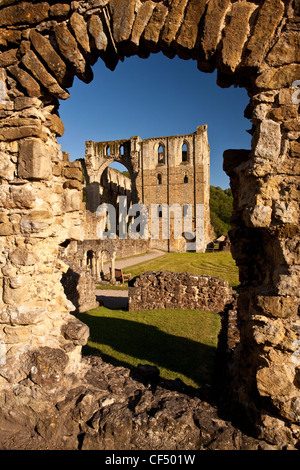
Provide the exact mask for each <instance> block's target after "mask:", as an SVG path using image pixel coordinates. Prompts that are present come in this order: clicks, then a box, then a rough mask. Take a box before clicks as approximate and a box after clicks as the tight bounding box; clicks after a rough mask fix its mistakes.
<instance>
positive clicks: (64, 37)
mask: <svg viewBox="0 0 300 470" xmlns="http://www.w3.org/2000/svg"><path fill="white" fill-rule="evenodd" d="M54 33H55V37H56V41H57V44H58V47H59V49H60V52H61V53H62V55H63V56H64V58H65V59H66V60H67V61H68V62H69V63H70V64H71V65H72V66H73V68H74V71H75V73H76V75H77V76H78V78H80V80H82V81H83V82H85V83H89V82H90V81H91V80H92V79H93V72H92V69H91V67H90V66H89V65H88V64H87V63H86V61H85V58H84V57H83V55H82V54H81V52H80V50H79V48H78V45H77V41H76V39H75V38H74V36H73V35H72V34H71V32H70V31H69V29H68V27H67V25H66V24H64V23H61V24H57V25H56V26H55V27H54Z"/></svg>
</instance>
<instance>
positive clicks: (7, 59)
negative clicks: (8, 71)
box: [0, 49, 18, 67]
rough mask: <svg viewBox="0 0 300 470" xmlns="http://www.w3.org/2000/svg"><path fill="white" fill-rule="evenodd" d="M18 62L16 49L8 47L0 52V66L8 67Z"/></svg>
mask: <svg viewBox="0 0 300 470" xmlns="http://www.w3.org/2000/svg"><path fill="white" fill-rule="evenodd" d="M16 62H18V59H17V49H9V50H8V51H5V52H2V54H0V67H8V66H9V65H13V64H15V63H16Z"/></svg>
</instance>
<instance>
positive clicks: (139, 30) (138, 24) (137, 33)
mask: <svg viewBox="0 0 300 470" xmlns="http://www.w3.org/2000/svg"><path fill="white" fill-rule="evenodd" d="M155 5H156V3H155V2H151V1H148V2H145V3H143V4H142V6H141V7H140V9H139V11H138V12H137V15H136V18H135V22H134V24H133V28H132V33H131V38H130V39H131V42H132V43H133V44H135V45H136V46H138V45H139V42H140V38H141V36H142V34H143V32H144V29H145V27H146V25H147V24H148V22H149V20H150V18H151V15H152V13H153V10H154V8H155Z"/></svg>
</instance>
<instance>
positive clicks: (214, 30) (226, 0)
mask: <svg viewBox="0 0 300 470" xmlns="http://www.w3.org/2000/svg"><path fill="white" fill-rule="evenodd" d="M229 5H230V0H210V2H209V3H208V6H207V11H206V15H205V22H204V31H203V37H202V47H203V51H204V55H205V58H206V59H207V60H209V59H210V58H211V57H212V56H213V55H214V53H215V51H216V49H217V46H218V44H219V42H220V39H221V35H222V25H223V21H224V18H225V15H226V12H227V9H228V7H229Z"/></svg>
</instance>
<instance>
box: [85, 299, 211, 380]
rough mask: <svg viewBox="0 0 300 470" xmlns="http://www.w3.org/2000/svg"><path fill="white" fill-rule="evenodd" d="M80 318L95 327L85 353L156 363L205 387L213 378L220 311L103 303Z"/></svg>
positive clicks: (163, 371)
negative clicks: (120, 306)
mask: <svg viewBox="0 0 300 470" xmlns="http://www.w3.org/2000/svg"><path fill="white" fill-rule="evenodd" d="M78 318H79V319H80V320H81V321H83V322H84V323H86V324H87V325H88V326H89V328H90V338H89V341H88V344H87V345H86V346H85V347H84V348H83V354H100V355H101V357H102V358H103V359H104V360H105V361H107V362H110V363H112V364H114V365H122V366H125V367H128V366H137V365H138V364H151V365H155V366H156V367H158V368H159V370H160V375H161V377H162V378H165V379H171V380H174V379H176V378H180V379H181V380H182V381H183V382H184V383H185V384H187V385H191V386H193V387H200V386H201V385H204V384H206V383H210V381H211V373H212V369H213V363H214V358H215V353H216V346H217V336H218V332H219V329H220V317H219V315H217V314H215V313H211V312H201V311H198V310H149V311H138V312H127V311H123V310H110V309H107V308H105V307H99V308H96V309H94V310H90V311H89V312H87V313H85V314H79V315H78Z"/></svg>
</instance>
